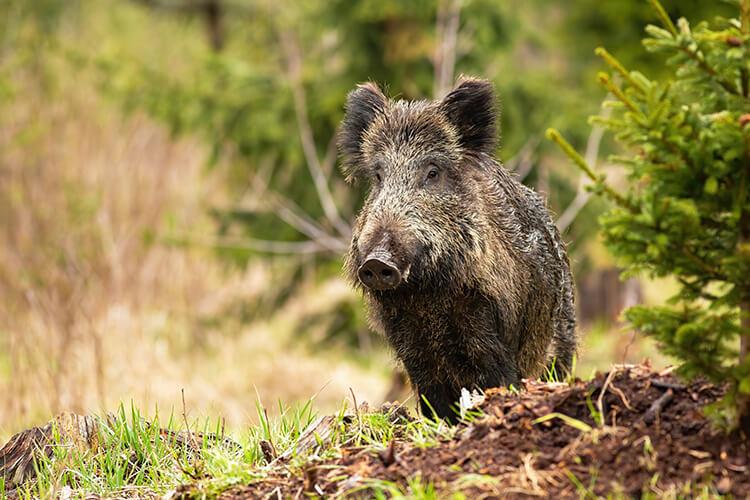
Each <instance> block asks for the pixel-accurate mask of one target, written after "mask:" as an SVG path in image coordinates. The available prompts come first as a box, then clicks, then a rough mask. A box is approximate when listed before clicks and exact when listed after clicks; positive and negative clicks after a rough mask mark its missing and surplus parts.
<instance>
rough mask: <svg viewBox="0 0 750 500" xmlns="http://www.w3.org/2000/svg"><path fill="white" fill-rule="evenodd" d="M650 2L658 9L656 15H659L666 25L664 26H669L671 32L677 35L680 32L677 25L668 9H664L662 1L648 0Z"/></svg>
mask: <svg viewBox="0 0 750 500" xmlns="http://www.w3.org/2000/svg"><path fill="white" fill-rule="evenodd" d="M648 3H650V4H651V7H652V8H653V9H654V10H655V11H656V15H657V16H658V17H659V20H660V21H661V23H662V24H663V25H664V27H665V28H667V29H668V30H669V32H670V33H672V35H673V36H675V37H676V36H677V33H678V32H677V26H675V25H674V23H673V22H672V20H671V19H670V18H669V14H667V11H666V10H664V7H663V6H662V4H661V2H659V0H648Z"/></svg>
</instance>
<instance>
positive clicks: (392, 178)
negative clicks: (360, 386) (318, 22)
mask: <svg viewBox="0 0 750 500" xmlns="http://www.w3.org/2000/svg"><path fill="white" fill-rule="evenodd" d="M495 103H496V100H495V97H494V92H493V89H492V85H491V84H490V83H489V82H486V81H484V80H479V79H467V78H464V79H462V80H460V81H459V83H458V84H457V86H456V88H455V89H454V90H453V91H452V92H451V93H450V94H449V95H448V96H447V97H446V98H445V99H444V100H443V101H401V100H398V101H396V100H390V99H388V98H386V97H385V96H384V95H383V93H382V92H381V91H380V89H379V88H378V87H377V86H376V85H375V84H372V83H366V84H362V85H360V86H359V87H357V88H356V89H355V90H353V91H352V92H351V93H350V94H349V97H348V100H347V105H346V116H345V118H344V122H343V124H342V127H341V132H340V135H339V150H340V152H341V156H342V159H343V169H344V172H345V174H346V175H347V177H348V178H349V179H351V180H357V179H361V180H363V181H365V182H369V183H370V191H369V195H368V197H367V200H366V202H365V204H364V206H363V208H362V210H361V212H360V214H359V216H358V218H357V221H356V224H355V227H354V231H353V237H352V242H351V247H350V250H349V253H348V255H347V258H346V264H345V272H346V274H347V275H348V277H349V278H350V280H351V281H352V282H353V283H354V284H355V286H358V287H360V288H361V289H362V290H363V292H364V296H365V298H366V301H367V305H368V312H369V318H370V321H371V324H372V326H373V327H374V328H375V329H377V330H379V331H380V332H382V333H383V334H384V335H385V337H386V338H387V340H388V342H389V343H390V345H391V346H392V348H393V349H394V351H395V353H396V355H397V357H398V359H399V360H400V361H401V362H402V363H403V365H404V367H405V368H406V371H407V373H408V374H409V378H410V379H411V382H412V384H413V385H414V387H415V388H416V389H417V391H418V394H419V395H420V397H424V398H426V399H427V400H428V401H429V403H430V405H431V406H432V408H433V409H434V410H435V411H436V413H437V414H438V416H440V417H446V418H451V417H453V416H454V415H455V413H454V411H453V409H452V408H451V407H452V406H454V404H455V402H456V401H457V400H458V398H459V395H460V391H461V388H464V387H465V388H467V389H485V388H488V387H496V386H504V385H509V384H516V385H517V384H518V383H519V382H520V379H521V378H529V377H536V376H539V375H540V374H541V373H542V372H543V370H544V368H545V366H548V365H549V364H551V363H552V360H553V358H554V366H555V367H556V370H557V372H558V374H560V375H562V374H564V373H566V372H568V371H569V370H570V368H571V363H572V358H573V355H574V353H575V349H576V335H575V312H574V305H573V284H572V279H571V274H570V268H569V264H568V259H567V256H566V253H565V247H564V245H563V243H562V241H561V239H560V236H559V234H558V232H557V229H556V228H555V226H554V224H553V222H552V219H551V217H550V214H549V212H548V210H547V208H546V205H545V202H544V200H543V199H542V198H541V197H540V196H539V195H538V194H537V193H535V192H534V191H533V190H531V189H529V188H527V187H526V186H524V185H522V184H521V183H520V182H518V181H517V180H515V179H514V178H513V177H512V176H511V175H510V174H509V173H508V172H507V171H506V170H505V169H504V168H503V167H502V166H501V165H500V164H499V162H498V161H497V160H496V159H495V157H494V153H495V149H496V137H497V130H496V119H497V113H496V108H495ZM375 248H378V249H385V251H387V252H388V254H389V255H390V256H392V260H393V262H394V263H395V264H394V265H396V266H397V267H398V269H399V271H400V273H401V275H402V276H403V281H402V282H401V284H400V285H399V286H398V287H396V288H395V289H392V290H384V291H374V290H370V289H368V288H366V287H364V286H362V284H361V283H360V281H359V279H358V274H357V273H358V269H359V268H360V266H361V265H362V263H363V261H364V259H366V258H367V256H368V255H370V254H371V252H372V251H373V249H375ZM422 408H423V410H426V409H427V407H426V405H424V403H423V404H422ZM428 414H429V410H428Z"/></svg>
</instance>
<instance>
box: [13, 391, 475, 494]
mask: <svg viewBox="0 0 750 500" xmlns="http://www.w3.org/2000/svg"><path fill="white" fill-rule="evenodd" d="M257 412H258V416H259V424H258V425H255V426H251V427H250V428H248V429H247V430H246V432H245V433H244V435H242V436H241V437H239V438H237V437H231V436H226V437H229V438H230V439H231V442H234V443H235V444H232V443H231V442H230V443H226V442H223V441H222V440H221V439H214V438H213V437H211V436H217V437H218V438H223V437H224V431H223V428H222V424H221V422H211V421H208V420H207V421H204V422H202V423H200V424H198V423H195V422H193V423H190V425H189V429H190V431H191V432H192V433H193V437H194V438H195V435H198V434H197V433H199V434H202V435H204V438H203V439H202V440H199V441H198V440H196V443H195V446H193V447H191V446H189V445H188V444H185V443H184V442H183V443H180V442H178V441H176V440H175V438H174V437H173V436H172V437H165V433H164V431H171V432H175V433H176V432H180V431H184V430H185V427H186V425H185V421H184V419H183V418H182V417H175V416H174V415H170V416H169V417H168V418H167V419H161V418H160V416H159V415H158V414H157V415H155V416H154V417H152V418H149V419H146V418H144V417H143V416H142V414H141V412H140V411H139V410H138V409H137V408H135V407H134V406H132V405H131V406H130V407H126V406H124V405H121V406H120V409H119V411H118V412H117V414H116V415H113V416H110V417H107V418H102V417H97V421H98V423H99V435H98V437H99V444H100V445H99V446H98V447H95V448H94V449H89V448H88V447H85V446H74V445H71V444H70V443H69V442H68V441H66V439H65V438H64V437H61V436H60V433H58V432H56V431H55V439H54V443H55V444H54V445H53V447H52V453H51V456H50V457H42V458H40V459H38V460H37V462H36V470H37V479H36V481H33V482H29V483H27V484H25V485H24V487H23V488H22V489H21V490H20V491H18V493H19V498H23V499H31V498H54V497H57V496H58V495H59V494H60V492H61V491H64V490H66V491H69V492H70V493H71V497H72V498H77V497H79V496H80V497H83V496H84V495H85V494H96V495H101V496H115V495H121V494H128V495H136V496H139V497H149V496H154V497H157V496H161V495H164V494H165V493H167V492H169V491H170V490H172V489H174V488H175V487H177V486H178V485H182V484H191V485H193V490H192V493H193V495H194V497H196V498H211V497H214V496H216V495H218V494H219V493H221V492H222V491H225V490H227V489H228V488H231V487H232V486H235V485H239V484H249V483H252V482H254V481H258V480H262V479H263V478H264V477H266V476H267V475H268V473H269V472H270V471H271V470H273V468H274V467H275V466H276V464H274V463H273V462H274V460H273V458H271V459H270V463H269V458H267V456H266V455H264V452H263V449H262V447H261V446H262V443H264V442H265V444H266V446H267V445H268V444H269V443H270V445H271V446H272V448H273V450H274V451H275V456H276V457H278V456H282V455H283V456H286V457H288V458H289V460H288V461H287V462H286V468H287V469H288V470H289V471H290V472H292V473H299V474H303V473H304V472H303V471H304V468H305V466H306V464H308V463H310V462H311V461H315V462H317V461H320V460H326V459H331V458H335V457H336V456H337V455H338V454H339V453H340V452H339V450H340V448H341V447H342V446H356V447H366V448H372V449H373V450H378V451H382V450H385V449H387V447H388V446H389V444H390V443H391V442H392V441H393V440H394V439H397V438H398V439H404V440H406V441H409V442H411V443H412V444H414V445H415V446H418V447H424V448H428V447H432V446H435V445H436V444H437V443H438V442H439V441H441V440H445V439H450V438H452V437H453V436H454V435H455V432H456V427H453V426H450V425H448V424H447V423H445V422H443V421H442V420H431V419H426V418H415V419H407V418H403V417H401V416H398V414H397V413H379V412H376V413H369V412H368V413H360V412H359V411H356V412H354V411H348V408H347V404H346V402H345V403H343V404H342V405H341V409H340V410H339V411H338V412H337V413H336V414H335V415H334V416H333V423H332V425H331V427H330V428H331V430H332V432H331V433H330V435H329V436H327V438H326V439H325V440H324V439H323V438H320V437H318V436H315V438H316V439H317V440H318V442H317V446H313V447H311V448H310V449H308V450H305V451H304V452H303V453H297V450H296V446H297V443H298V440H299V438H300V436H301V435H302V434H303V433H304V432H305V430H306V429H307V428H308V427H310V426H311V425H312V424H314V423H316V422H317V421H318V415H317V413H316V412H315V410H314V409H313V400H312V399H311V400H309V401H307V402H306V403H305V404H302V405H299V406H294V407H284V406H283V405H282V404H280V403H279V413H280V416H278V417H275V418H273V419H270V418H268V413H267V411H266V409H265V408H264V406H263V405H262V404H261V403H260V402H259V403H258V404H257ZM478 416H480V413H478V412H476V411H471V412H468V413H467V414H466V419H467V420H469V419H474V418H477V417H478ZM167 434H168V433H167ZM206 436H207V437H206ZM191 442H192V441H191ZM194 447H195V448H197V449H198V450H199V451H198V452H197V453H196V452H195V451H194V450H193V449H192V448H194ZM344 479H345V478H343V477H342V480H344ZM363 487H364V488H367V489H368V490H370V491H372V492H373V494H374V495H376V496H377V495H385V496H388V497H396V498H398V497H409V498H425V499H427V498H437V496H436V495H437V493H436V492H435V488H434V486H433V485H430V484H426V483H423V482H422V481H421V479H420V478H414V479H413V480H412V481H410V482H409V483H408V484H407V485H406V486H405V487H403V488H402V487H401V486H398V485H395V484H387V483H382V482H372V483H370V482H367V483H366V484H365V485H364V486H363ZM3 491H4V485H3V484H2V483H0V493H2V492H3ZM397 492H398V494H396V493H397ZM0 496H2V495H0Z"/></svg>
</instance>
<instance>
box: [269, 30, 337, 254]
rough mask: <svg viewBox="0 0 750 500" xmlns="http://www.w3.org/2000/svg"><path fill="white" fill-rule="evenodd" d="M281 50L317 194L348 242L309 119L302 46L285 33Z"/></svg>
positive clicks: (308, 166)
mask: <svg viewBox="0 0 750 500" xmlns="http://www.w3.org/2000/svg"><path fill="white" fill-rule="evenodd" d="M279 38H280V41H281V46H282V49H283V51H284V55H285V57H286V63H287V68H286V69H287V76H288V78H289V83H290V84H291V87H292V97H293V99H294V113H295V115H296V117H297V128H298V130H299V136H300V141H301V143H302V152H303V153H304V155H305V160H306V161H305V163H306V164H307V169H308V171H309V172H310V176H311V177H312V179H313V184H314V185H315V191H316V192H317V194H318V200H319V201H320V206H321V207H322V208H323V213H324V214H325V216H326V219H328V221H329V222H330V223H331V224H332V225H333V227H334V228H335V229H336V230H337V231H338V232H339V234H341V235H342V236H343V237H345V238H347V239H348V238H349V237H350V236H351V227H349V224H347V223H346V221H344V219H342V218H341V215H340V214H339V211H338V209H337V208H336V204H335V203H334V201H333V196H332V195H331V191H330V190H329V188H328V180H327V179H326V176H325V174H324V172H323V169H322V167H321V164H320V159H319V158H318V152H317V150H316V147H315V139H314V137H313V132H312V127H311V126H310V119H309V117H308V115H307V97H306V95H305V88H304V86H303V85H302V56H301V54H300V49H299V46H298V45H297V42H296V40H295V38H294V36H293V35H292V33H291V32H290V31H281V32H280V34H279Z"/></svg>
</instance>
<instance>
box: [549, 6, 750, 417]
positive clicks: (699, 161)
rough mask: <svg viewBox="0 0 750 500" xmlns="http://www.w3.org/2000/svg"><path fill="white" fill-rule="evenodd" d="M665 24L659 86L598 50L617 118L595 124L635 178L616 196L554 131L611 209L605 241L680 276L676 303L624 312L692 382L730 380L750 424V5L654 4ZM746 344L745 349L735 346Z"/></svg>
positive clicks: (636, 265) (649, 269)
mask: <svg viewBox="0 0 750 500" xmlns="http://www.w3.org/2000/svg"><path fill="white" fill-rule="evenodd" d="M651 3H652V4H653V6H654V7H655V10H656V13H657V15H658V16H659V18H660V20H661V21H662V24H663V27H657V26H649V27H648V28H647V32H648V35H649V37H648V38H646V39H645V40H644V42H643V44H644V47H645V48H646V49H647V50H648V51H649V52H651V53H653V54H654V55H656V56H658V57H659V58H660V59H661V60H662V61H664V64H665V68H664V69H663V72H664V73H665V74H668V77H666V78H664V79H663V80H662V81H658V80H651V79H649V78H648V77H646V76H645V75H644V74H643V73H641V72H639V71H629V70H627V69H626V68H625V67H624V65H623V64H622V63H620V62H619V61H618V60H617V59H615V58H614V56H612V55H610V54H609V53H608V52H607V51H605V50H603V49H597V54H598V55H599V56H601V57H602V58H603V59H604V61H605V62H606V63H607V65H608V66H609V67H610V68H611V70H612V71H613V73H614V75H608V74H604V73H601V74H600V75H599V81H600V83H601V84H602V85H603V86H604V87H605V88H606V89H607V90H608V91H609V93H610V94H611V95H612V96H613V98H612V100H610V101H608V102H607V105H608V106H610V107H612V108H613V111H614V113H613V114H612V116H611V117H609V118H606V119H605V118H602V117H594V118H593V122H595V123H602V124H603V125H604V126H605V127H606V128H607V129H608V130H610V131H611V132H612V133H613V134H614V136H615V139H616V140H617V141H618V142H619V143H620V144H621V145H622V146H623V149H624V150H625V154H624V155H621V156H617V157H613V161H614V162H616V163H619V164H621V165H622V166H623V167H624V169H625V171H626V172H627V176H628V180H629V183H628V186H627V188H626V189H625V191H624V192H622V193H621V192H618V191H617V190H616V189H615V187H613V186H612V185H610V184H609V183H608V182H607V180H606V178H605V176H604V175H601V174H598V173H596V172H594V171H593V170H592V169H591V168H590V166H589V165H587V164H586V162H585V160H583V158H582V157H581V156H580V155H579V154H577V153H576V152H575V151H574V149H573V148H572V147H571V146H570V145H569V144H568V143H567V142H566V141H565V140H564V139H562V137H561V136H560V135H559V134H558V133H557V132H556V131H554V130H550V131H549V132H548V137H549V138H551V139H552V140H554V141H555V142H557V143H558V144H559V145H560V146H561V147H562V148H563V150H564V151H565V152H566V153H567V154H568V156H570V157H571V158H572V159H573V161H574V162H575V164H576V165H577V166H578V167H579V168H581V170H582V171H583V172H584V173H585V174H586V175H587V176H588V177H590V178H591V180H592V181H593V187H592V189H593V191H595V192H597V193H599V194H601V195H603V196H604V197H606V198H608V199H609V200H611V201H612V202H613V204H614V206H613V208H612V209H610V210H609V211H608V212H606V213H605V214H604V215H603V216H602V217H601V219H600V222H601V227H602V234H603V236H604V241H605V243H606V245H607V246H608V248H609V249H610V250H611V251H612V253H613V254H614V255H615V256H616V257H617V259H618V261H619V262H620V263H621V264H622V265H623V266H624V267H625V268H626V270H627V273H628V274H635V273H640V272H645V273H648V274H650V275H651V276H656V277H661V276H674V277H675V278H676V279H677V280H678V282H679V284H680V289H679V292H678V293H677V294H676V295H675V296H674V297H672V299H671V300H670V304H669V305H668V306H660V307H646V306H638V307H634V308H632V309H630V310H629V311H628V312H627V313H626V317H627V319H628V320H629V321H630V322H631V323H632V324H633V326H635V327H636V328H638V329H639V330H641V331H643V332H644V333H646V334H647V335H650V336H653V337H654V338H656V339H657V340H658V341H659V343H660V344H661V345H662V346H663V349H664V351H665V352H666V353H668V354H670V355H673V356H675V357H677V358H679V359H682V360H683V361H684V364H683V366H682V370H683V372H684V373H685V374H687V375H689V376H695V375H704V376H707V377H709V378H711V379H713V380H716V381H724V380H728V381H730V382H731V387H732V389H731V390H730V393H729V395H728V397H727V401H726V402H727V403H730V404H729V405H728V408H730V409H732V411H730V412H729V413H727V417H728V418H729V419H730V420H732V419H733V417H732V415H733V413H732V412H733V411H734V410H739V414H740V416H741V417H745V418H746V417H750V404H749V403H748V401H750V356H748V355H747V354H748V349H749V348H750V318H749V317H748V315H750V282H749V281H748V276H750V197H749V196H748V187H749V186H748V184H749V183H750V129H748V128H747V127H746V125H747V123H748V121H749V119H750V115H748V114H747V113H748V112H749V111H750V95H749V93H750V78H749V76H748V75H749V74H750V57H749V56H750V54H748V50H750V24H749V23H750V19H749V18H748V15H750V2H747V1H746V0H743V2H742V4H741V5H740V4H739V3H737V2H735V3H736V5H737V7H738V8H739V10H740V13H741V15H740V16H738V18H737V19H722V18H719V19H717V20H716V21H715V22H714V23H712V24H709V23H706V22H701V23H698V24H697V25H696V26H694V27H693V26H691V25H690V24H689V23H688V21H687V20H686V19H684V18H680V19H679V20H678V21H677V23H676V24H674V23H673V22H672V21H671V19H670V18H669V17H668V15H667V14H666V12H665V11H664V10H663V8H662V7H661V5H660V4H659V3H658V1H656V0H653V1H652V2H651ZM738 347H739V350H738Z"/></svg>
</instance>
